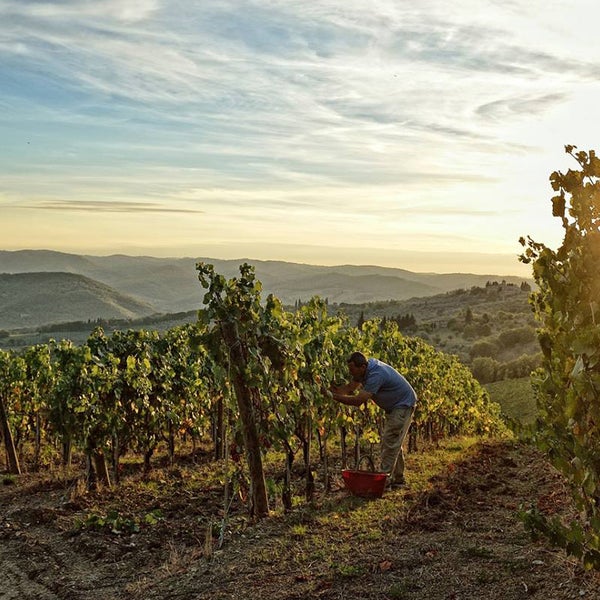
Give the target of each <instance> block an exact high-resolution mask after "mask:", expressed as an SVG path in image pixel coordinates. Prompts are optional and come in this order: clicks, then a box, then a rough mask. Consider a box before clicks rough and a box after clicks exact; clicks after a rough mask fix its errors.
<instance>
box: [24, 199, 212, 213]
mask: <svg viewBox="0 0 600 600" xmlns="http://www.w3.org/2000/svg"><path fill="white" fill-rule="evenodd" d="M13 208H15V207H14V206H13ZM16 208H20V209H25V210H58V211H62V212H73V211H74V212H79V211H84V212H115V213H190V214H201V213H202V212H204V211H202V210H195V209H189V208H188V209H185V208H174V207H165V206H160V205H157V204H152V203H150V202H115V201H113V200H108V201H100V200H98V201H95V202H94V201H82V200H79V201H76V202H75V201H71V202H64V201H60V200H55V201H50V200H47V201H40V202H35V203H30V204H20V205H18V206H17V207H16Z"/></svg>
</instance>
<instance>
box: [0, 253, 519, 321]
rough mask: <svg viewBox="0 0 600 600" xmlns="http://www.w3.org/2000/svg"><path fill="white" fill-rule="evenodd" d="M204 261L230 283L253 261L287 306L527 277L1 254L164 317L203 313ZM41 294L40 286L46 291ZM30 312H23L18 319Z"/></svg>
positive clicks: (13, 265)
mask: <svg viewBox="0 0 600 600" xmlns="http://www.w3.org/2000/svg"><path fill="white" fill-rule="evenodd" d="M199 261H202V262H208V263H211V264H213V265H214V266H215V269H216V270H217V272H219V273H221V274H223V275H224V276H226V277H232V276H236V275H239V265H240V264H241V263H243V262H248V263H250V264H252V265H254V267H255V269H256V276H257V278H258V279H259V280H260V281H261V282H262V284H263V290H264V293H265V294H268V293H274V294H275V295H276V296H277V297H279V298H280V299H281V300H282V301H283V302H284V303H286V304H293V303H294V302H295V301H296V300H308V299H309V298H310V297H312V296H314V295H319V296H321V297H323V298H328V299H329V301H331V302H339V303H341V302H347V303H360V302H372V301H378V300H392V299H393V300H403V299H408V298H413V297H420V296H430V295H434V294H439V293H444V292H448V291H452V290H455V289H459V288H465V289H468V288H471V287H473V286H481V285H485V283H486V282H487V281H501V280H506V282H508V283H520V282H521V281H523V280H524V278H522V277H514V276H512V277H511V276H506V277H505V276H499V275H474V274H469V273H453V274H436V273H414V272H411V271H407V270H405V269H394V268H387V267H378V266H373V265H365V266H353V265H340V266H335V267H326V266H318V265H306V264H299V263H290V262H284V261H260V260H252V259H244V258H240V259H237V260H220V259H213V258H189V257H188V258H155V257H150V256H126V255H112V256H87V255H77V254H67V253H63V252H53V251H49V250H20V251H0V273H39V272H46V271H49V272H58V271H60V272H64V273H74V274H79V275H83V276H85V277H87V278H90V279H93V280H95V281H97V282H101V283H103V284H105V285H107V286H110V288H112V289H113V293H120V294H124V295H126V296H128V297H130V300H132V299H136V300H137V301H139V302H140V303H141V304H142V305H151V307H152V308H153V309H154V310H156V311H158V312H164V313H169V312H178V311H186V310H194V309H196V308H199V307H200V305H201V303H202V298H203V296H204V292H205V290H204V289H203V288H202V286H201V285H200V283H199V281H198V277H197V272H196V269H195V265H196V263H197V262H199ZM42 288H43V284H41V283H40V284H39V289H42ZM46 293H48V296H47V298H48V299H49V302H54V300H50V298H51V296H50V295H49V292H48V291H46ZM23 298H24V297H23ZM65 308H66V307H65ZM26 312H27V311H25V310H21V311H19V313H18V314H22V313H26ZM132 312H135V311H132ZM78 318H82V317H76V316H73V315H69V316H68V319H69V320H76V319H78ZM85 318H87V317H85ZM92 318H93V317H92ZM47 322H51V321H47ZM32 324H33V323H32Z"/></svg>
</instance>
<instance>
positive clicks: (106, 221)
mask: <svg viewBox="0 0 600 600" xmlns="http://www.w3.org/2000/svg"><path fill="white" fill-rule="evenodd" d="M599 16H600V5H596V4H593V3H590V2H589V0H574V1H572V2H567V1H566V0H558V1H557V2H554V3H552V4H550V5H544V10H543V11H540V10H539V8H538V7H537V5H535V4H534V5H532V4H531V3H530V2H527V1H526V0H515V1H514V2H511V3H504V4H502V3H497V2H494V1H492V0H484V1H483V2H482V1H479V0H478V1H475V0H457V2H454V3H451V4H450V5H449V4H447V3H443V2H439V0H427V1H426V2H420V3H409V2H406V1H404V2H398V1H397V0H382V1H381V2H378V3H375V4H373V3H366V2H364V1H362V0H349V1H348V2H346V3H345V4H344V6H343V7H340V6H339V3H337V2H335V1H334V0H319V1H318V2H315V3H308V4H306V3H305V4H302V3H297V2H291V1H289V0H282V1H281V2H277V3H272V2H269V1H268V0H253V1H252V2H247V1H246V0H224V1H223V2H219V3H216V4H207V5H203V6H197V5H193V4H189V5H182V4H181V3H175V2H173V1H172V0H135V1H134V0H97V1H96V2H85V3H84V2H81V1H80V0H63V1H61V2H60V3H49V2H23V1H21V0H4V1H3V2H1V3H0V18H1V19H2V23H3V38H2V40H1V41H0V80H1V81H2V82H3V85H2V89H1V90H0V106H1V107H2V111H0V136H1V137H2V140H3V144H2V146H1V147H0V160H1V161H2V165H3V178H2V182H0V237H1V238H2V240H3V242H2V243H3V245H4V246H5V247H6V248H7V249H10V250H16V249H19V248H24V247H34V248H38V249H42V248H47V247H50V248H54V249H56V250H57V251H64V252H71V253H87V254H93V253H113V252H121V253H126V254H132V253H138V252H142V253H143V254H150V255H159V256H165V255H167V254H168V255H175V256H177V255H192V256H193V255H206V256H211V255H212V256H215V257H216V256H223V257H224V259H227V258H231V257H233V256H244V255H247V256H253V257H256V258H255V259H256V260H287V261H291V262H306V263H307V264H315V263H317V264H331V263H332V262H333V263H342V264H343V263H349V264H357V263H358V264H360V263H364V262H367V263H373V264H377V265H381V266H389V267H392V268H407V269H411V270H415V269H420V270H424V271H432V272H447V271H448V270H456V269H457V268H458V270H459V271H461V272H464V270H468V271H474V272H481V271H482V270H483V271H486V272H489V271H491V272H499V271H500V272H503V273H513V272H514V273H525V272H526V267H525V266H524V265H521V264H520V263H519V262H518V260H517V258H516V257H517V256H518V254H520V252H521V247H520V245H519V243H518V240H519V238H520V237H526V236H531V237H532V238H533V239H535V240H536V241H539V242H542V243H544V244H546V245H548V246H556V245H557V244H558V242H559V240H560V238H561V235H562V228H561V224H560V220H559V219H556V218H555V217H553V216H552V203H551V197H552V195H553V191H552V188H551V186H550V183H549V176H550V174H551V173H552V172H553V171H555V170H561V171H566V170H567V169H569V168H571V167H573V168H574V167H576V165H575V163H574V161H573V160H572V158H571V157H569V156H567V155H566V154H565V152H564V146H565V145H566V144H573V145H576V146H577V147H578V148H579V149H581V150H590V149H593V147H594V144H596V143H597V140H598V139H600V119H598V112H599V109H598V107H599V106H600V69H599V68H598V60H597V59H596V58H595V57H596V56H598V55H599V54H600V36H598V35H597V32H596V30H595V23H596V22H597V19H596V18H594V17H599ZM582 50H585V52H583V51H582ZM482 251H484V252H482ZM456 265H458V267H456Z"/></svg>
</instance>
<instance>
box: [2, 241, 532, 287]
mask: <svg viewBox="0 0 600 600" xmlns="http://www.w3.org/2000/svg"><path fill="white" fill-rule="evenodd" d="M0 252H10V253H18V252H50V253H57V254H65V255H69V256H84V257H86V256H89V257H91V258H110V257H111V256H126V257H130V258H151V259H152V258H156V259H165V260H169V259H171V260H185V259H190V260H199V259H203V260H219V261H229V262H239V263H240V264H241V263H242V262H250V263H252V262H282V263H292V264H303V265H307V266H317V267H318V266H322V267H344V266H353V267H378V268H386V269H392V270H404V271H410V272H412V273H419V274H434V275H452V274H464V275H489V276H491V277H520V278H523V279H533V275H532V273H531V272H529V273H525V271H531V265H524V264H522V263H518V264H519V265H521V266H522V267H523V272H494V271H491V270H489V268H488V269H486V268H483V267H482V268H480V269H479V270H469V269H463V270H461V269H458V268H450V269H447V270H431V269H421V268H418V267H419V266H420V265H418V264H417V265H416V266H417V268H410V267H407V266H390V265H385V264H377V263H374V262H362V263H360V262H356V263H350V262H329V263H326V262H307V261H301V260H285V259H273V258H257V257H250V256H232V257H227V258H224V257H217V256H209V255H206V254H197V255H185V254H182V255H172V254H165V255H156V254H148V253H140V254H135V253H133V254H132V253H128V252H108V253H94V252H91V253H89V252H67V251H62V250H54V249H51V248H20V249H16V250H10V249H6V248H3V249H0ZM483 256H486V255H482V257H483ZM504 258H507V257H504ZM515 260H516V257H515ZM407 262H410V261H407ZM462 264H465V263H464V261H463V263H462ZM486 264H489V263H486Z"/></svg>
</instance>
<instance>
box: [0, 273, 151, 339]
mask: <svg viewBox="0 0 600 600" xmlns="http://www.w3.org/2000/svg"><path fill="white" fill-rule="evenodd" d="M154 312H156V311H155V309H154V308H153V307H152V306H150V305H149V304H147V303H143V302H140V301H139V300H136V299H134V298H131V297H129V296H127V295H125V294H121V293H119V292H116V291H115V290H113V289H112V288H110V287H109V286H107V285H105V284H103V283H99V282H97V281H94V280H92V279H89V278H88V277H84V276H83V275H78V274H75V273H52V272H46V273H16V274H0V329H15V328H19V327H35V326H38V325H44V324H48V323H61V322H65V321H75V320H82V321H86V320H94V319H98V318H104V319H116V318H127V319H129V318H138V317H142V316H144V315H149V314H152V313H154Z"/></svg>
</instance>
